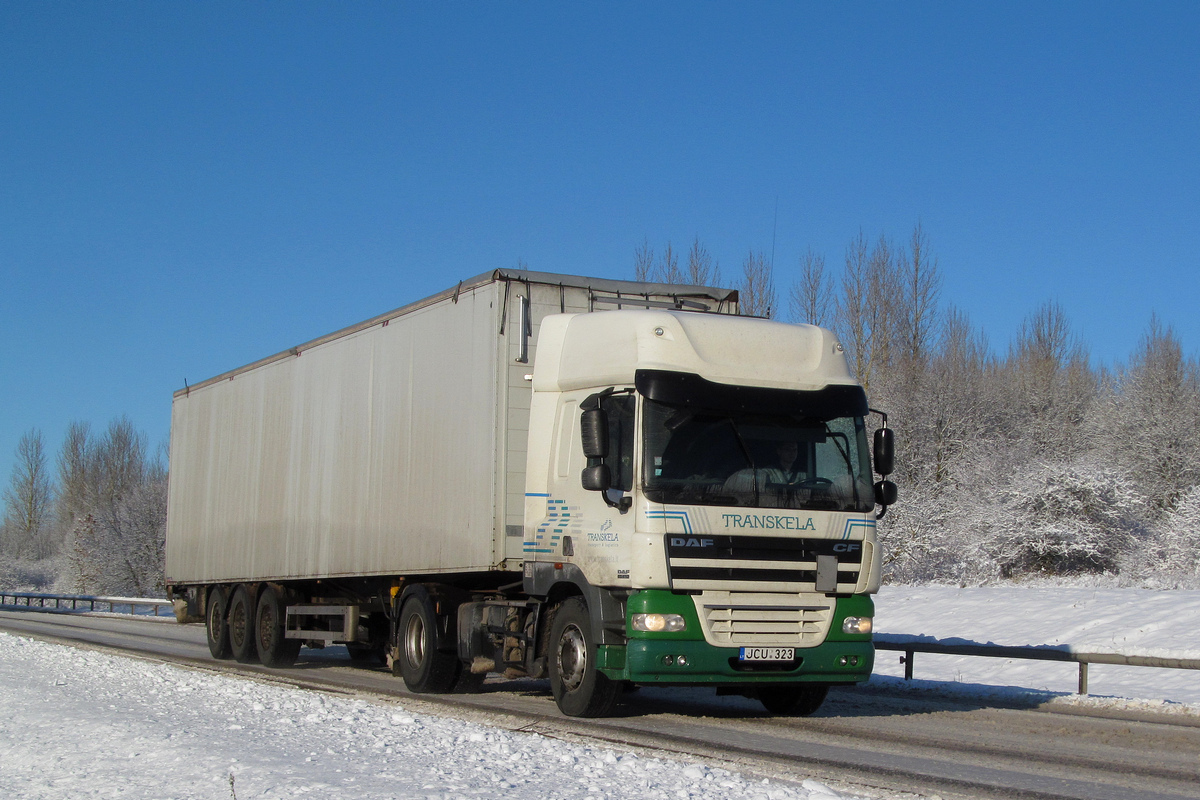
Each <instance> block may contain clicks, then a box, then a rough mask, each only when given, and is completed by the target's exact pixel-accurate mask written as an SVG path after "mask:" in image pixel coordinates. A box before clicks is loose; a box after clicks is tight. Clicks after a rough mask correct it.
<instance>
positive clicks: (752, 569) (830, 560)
mask: <svg viewBox="0 0 1200 800" xmlns="http://www.w3.org/2000/svg"><path fill="white" fill-rule="evenodd" d="M665 544H666V552H667V569H668V573H669V575H670V580H671V588H672V589H677V590H689V589H691V590H696V589H699V590H704V589H711V588H713V587H714V585H716V586H721V585H722V584H724V586H726V587H728V588H729V589H730V590H736V589H758V590H765V591H777V592H814V591H815V592H840V593H851V592H853V591H854V590H855V587H856V586H857V584H858V580H859V574H860V573H861V571H862V559H863V543H862V542H859V541H849V540H833V539H797V538H791V537H782V536H705V537H699V536H685V535H679V534H667V535H666V537H665Z"/></svg>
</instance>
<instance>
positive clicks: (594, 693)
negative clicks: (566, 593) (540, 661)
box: [548, 597, 621, 717]
mask: <svg viewBox="0 0 1200 800" xmlns="http://www.w3.org/2000/svg"><path fill="white" fill-rule="evenodd" d="M596 655H597V648H596V642H595V639H594V637H593V636H592V623H591V618H590V617H589V615H588V609H587V605H586V604H585V603H584V602H583V599H582V598H579V597H572V598H569V599H568V600H565V601H563V603H562V604H561V605H560V606H559V607H558V610H557V611H556V613H555V614H554V620H553V622H552V623H551V626H550V653H549V659H548V661H549V664H548V666H549V670H550V692H551V694H553V695H554V702H555V703H557V704H558V709H559V710H560V711H562V713H564V714H566V715H567V716H568V717H606V716H608V715H609V714H610V713H612V710H613V706H614V705H615V704H616V701H617V695H618V694H619V693H620V689H621V685H620V684H619V683H617V682H616V681H613V680H610V679H609V677H608V676H607V675H605V674H604V673H602V672H600V670H598V669H596Z"/></svg>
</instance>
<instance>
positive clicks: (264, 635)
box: [258, 605, 275, 652]
mask: <svg viewBox="0 0 1200 800" xmlns="http://www.w3.org/2000/svg"><path fill="white" fill-rule="evenodd" d="M274 633H275V609H273V608H271V606H269V605H265V606H263V607H262V608H260V609H259V610H258V643H259V645H261V649H262V650H263V651H264V652H265V651H267V650H270V649H271V644H272V641H273V640H274V638H275V636H274Z"/></svg>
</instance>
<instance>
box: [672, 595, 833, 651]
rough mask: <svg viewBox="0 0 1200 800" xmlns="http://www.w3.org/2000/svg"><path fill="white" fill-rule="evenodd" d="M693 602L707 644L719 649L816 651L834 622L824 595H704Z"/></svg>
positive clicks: (695, 596)
mask: <svg viewBox="0 0 1200 800" xmlns="http://www.w3.org/2000/svg"><path fill="white" fill-rule="evenodd" d="M692 600H693V601H694V602H695V604H696V612H697V614H698V615H699V616H700V625H701V627H702V628H703V629H704V638H705V640H707V641H708V643H709V644H712V645H716V646H718V647H742V646H753V645H783V646H790V647H815V646H816V645H818V644H820V643H821V642H823V641H825V634H826V633H828V631H829V624H830V622H831V621H832V620H833V607H834V603H833V601H832V600H829V599H827V598H826V597H825V596H824V595H797V594H761V593H757V592H756V593H753V594H748V593H741V592H702V593H701V594H698V595H694V596H693V597H692Z"/></svg>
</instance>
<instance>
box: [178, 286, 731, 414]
mask: <svg viewBox="0 0 1200 800" xmlns="http://www.w3.org/2000/svg"><path fill="white" fill-rule="evenodd" d="M500 281H507V282H515V283H526V284H540V285H544V286H561V287H563V288H567V287H569V288H573V289H588V290H589V291H592V292H602V293H604V294H606V295H610V296H615V297H629V298H638V297H642V298H648V297H650V296H668V297H674V298H677V299H679V300H681V301H683V300H688V299H698V298H704V299H706V300H710V301H712V302H715V303H717V304H718V305H720V304H723V303H734V302H737V299H738V292H737V290H736V289H721V288H716V287H711V286H690V285H683V284H673V283H647V282H641V281H624V280H613V279H610V278H588V277H583V276H579V275H560V274H558V273H554V272H532V271H529V270H520V269H496V270H492V271H490V272H483V273H480V274H479V275H476V276H474V277H472V278H468V279H466V280H463V281H459V283H458V284H457V285H456V286H453V287H451V288H449V289H446V290H444V291H441V292H438V293H437V294H434V295H430V296H429V297H426V298H423V299H421V300H417V301H415V302H412V303H409V304H407V305H403V306H400V307H399V308H396V309H393V310H391V311H387V312H384V313H382V314H379V315H377V316H374V317H371V318H370V319H366V320H363V321H362V322H359V323H356V324H354V325H350V326H348V327H345V328H342V329H341V330H337V331H334V332H333V333H327V334H325V335H324V336H321V337H318V338H316V339H312V340H310V341H307V342H304V343H302V344H298V345H296V346H295V347H289V348H288V349H287V350H283V351H281V352H278V353H276V354H274V355H271V356H267V357H266V358H260V359H259V360H258V361H254V362H252V363H250V364H246V365H245V366H242V367H237V368H236V369H231V370H228V371H227V372H222V373H221V374H220V375H215V376H213V377H211V378H209V379H208V380H205V381H201V382H200V383H196V384H185V386H184V388H182V389H179V390H177V391H176V392H175V393H174V396H175V397H180V396H186V395H187V394H188V393H189V392H191V391H192V390H194V389H201V388H203V387H205V386H209V385H211V384H213V383H216V382H218V381H222V380H228V379H229V378H232V377H234V376H236V375H240V374H242V373H245V372H249V371H250V370H253V369H257V368H258V367H261V366H264V365H266V364H270V363H273V362H275V361H280V360H282V359H285V358H291V357H293V356H296V355H299V354H300V353H301V352H303V351H305V350H310V349H312V348H313V347H316V346H318V345H322V344H325V343H326V342H331V341H334V340H336V339H340V338H342V337H343V336H350V335H352V334H355V333H358V332H359V331H363V330H366V329H367V328H370V327H372V326H374V325H379V324H380V323H383V322H385V321H387V320H391V319H395V318H397V317H401V316H404V315H405V314H410V313H412V312H414V311H418V310H420V309H422V308H425V307H427V306H430V305H433V304H434V303H439V302H441V301H443V300H448V299H452V298H455V297H457V296H458V294H459V293H460V292H462V291H463V290H464V289H468V290H469V289H475V288H478V287H480V286H485V285H487V284H489V283H495V282H500Z"/></svg>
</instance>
